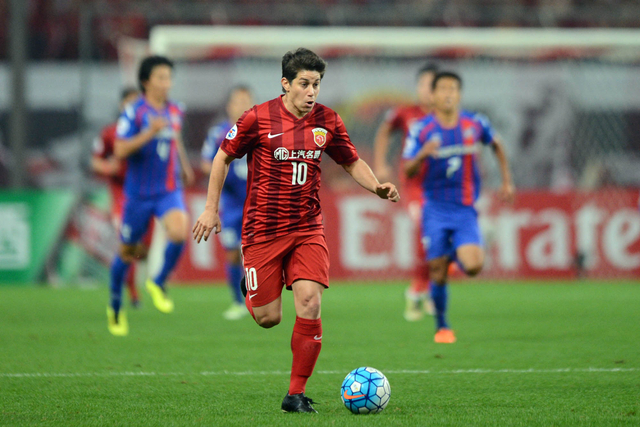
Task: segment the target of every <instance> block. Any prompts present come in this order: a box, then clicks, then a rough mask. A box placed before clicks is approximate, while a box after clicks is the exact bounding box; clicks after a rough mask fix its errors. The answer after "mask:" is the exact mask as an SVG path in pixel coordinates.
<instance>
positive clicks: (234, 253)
mask: <svg viewBox="0 0 640 427" xmlns="http://www.w3.org/2000/svg"><path fill="white" fill-rule="evenodd" d="M225 258H226V260H227V262H228V263H229V264H233V265H237V264H240V262H241V257H240V251H239V250H237V249H232V250H228V251H226V253H225Z"/></svg>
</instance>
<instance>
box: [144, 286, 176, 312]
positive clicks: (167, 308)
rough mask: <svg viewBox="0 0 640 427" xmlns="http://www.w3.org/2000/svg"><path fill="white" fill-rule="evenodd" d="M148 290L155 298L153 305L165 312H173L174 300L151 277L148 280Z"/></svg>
mask: <svg viewBox="0 0 640 427" xmlns="http://www.w3.org/2000/svg"><path fill="white" fill-rule="evenodd" d="M147 291H148V292H149V295H151V298H152V299H153V305H155V306H156V308H157V309H158V310H160V311H161V312H163V313H173V301H172V300H171V299H170V298H169V297H168V296H167V294H166V293H165V291H164V290H163V289H162V288H161V287H160V286H158V285H156V284H155V282H154V281H153V280H151V279H149V280H147Z"/></svg>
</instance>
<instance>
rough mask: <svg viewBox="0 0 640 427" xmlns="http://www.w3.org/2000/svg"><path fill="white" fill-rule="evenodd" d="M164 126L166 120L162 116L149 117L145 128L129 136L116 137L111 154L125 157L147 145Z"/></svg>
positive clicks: (121, 157) (166, 124) (120, 157)
mask: <svg viewBox="0 0 640 427" xmlns="http://www.w3.org/2000/svg"><path fill="white" fill-rule="evenodd" d="M166 126H168V122H167V120H165V119H164V118H162V117H155V118H153V119H151V121H150V122H149V127H148V128H147V129H145V130H143V131H141V132H139V133H137V134H135V135H133V136H132V137H131V138H126V139H121V138H118V139H116V142H115V143H114V145H113V154H114V155H115V156H116V157H117V158H119V159H126V158H127V157H129V156H130V155H132V154H134V153H135V152H137V151H138V150H140V149H141V148H142V147H144V146H145V145H147V144H148V143H149V141H151V140H152V139H153V137H154V136H155V135H156V134H157V133H158V132H160V130H162V129H164V128H165V127H166Z"/></svg>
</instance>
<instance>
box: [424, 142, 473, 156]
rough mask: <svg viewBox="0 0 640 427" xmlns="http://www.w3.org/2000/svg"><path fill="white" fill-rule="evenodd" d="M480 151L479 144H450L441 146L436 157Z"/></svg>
mask: <svg viewBox="0 0 640 427" xmlns="http://www.w3.org/2000/svg"><path fill="white" fill-rule="evenodd" d="M479 152H480V146H479V145H478V144H473V145H449V146H448V147H440V149H439V150H438V151H437V153H436V154H435V156H434V157H436V158H440V159H445V158H447V157H453V156H464V155H466V154H477V153H479Z"/></svg>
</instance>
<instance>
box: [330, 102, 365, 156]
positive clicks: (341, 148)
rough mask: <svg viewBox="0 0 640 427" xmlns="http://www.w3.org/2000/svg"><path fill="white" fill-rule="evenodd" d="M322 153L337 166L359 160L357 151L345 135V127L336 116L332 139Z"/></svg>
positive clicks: (338, 116) (346, 134)
mask: <svg viewBox="0 0 640 427" xmlns="http://www.w3.org/2000/svg"><path fill="white" fill-rule="evenodd" d="M324 152H325V153H327V154H328V155H329V157H331V158H332V159H333V161H334V162H336V163H337V164H339V165H350V164H351V163H353V162H355V161H357V160H358V159H360V156H358V151H357V150H356V147H355V146H354V145H353V142H351V138H350V137H349V134H348V133H347V127H346V126H345V125H344V122H343V121H342V118H341V117H340V115H338V114H336V127H335V129H334V131H333V139H332V140H331V142H330V143H329V145H327V148H325V149H324Z"/></svg>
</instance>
